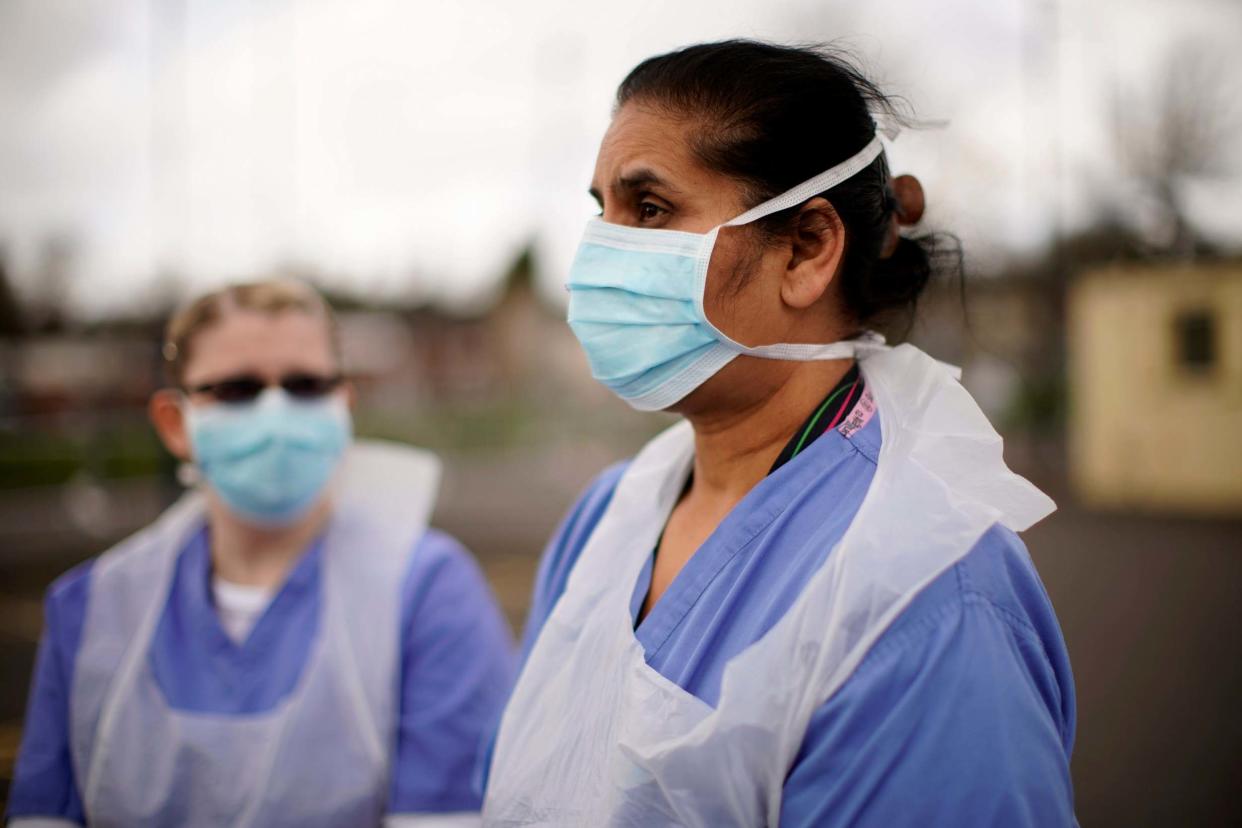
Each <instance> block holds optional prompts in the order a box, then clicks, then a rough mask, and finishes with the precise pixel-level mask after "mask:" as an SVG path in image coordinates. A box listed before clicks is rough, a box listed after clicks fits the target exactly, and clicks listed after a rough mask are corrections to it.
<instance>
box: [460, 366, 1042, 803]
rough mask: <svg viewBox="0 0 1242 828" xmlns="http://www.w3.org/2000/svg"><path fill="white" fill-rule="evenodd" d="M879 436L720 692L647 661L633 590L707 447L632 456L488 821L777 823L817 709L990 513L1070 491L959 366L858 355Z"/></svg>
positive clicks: (677, 440)
mask: <svg viewBox="0 0 1242 828" xmlns="http://www.w3.org/2000/svg"><path fill="white" fill-rule="evenodd" d="M859 364H860V367H861V370H862V373H863V376H864V377H865V378H866V382H867V387H868V388H869V389H870V390H871V392H872V394H873V396H874V397H875V401H876V405H877V407H878V410H879V412H880V423H881V428H882V436H883V443H882V446H881V450H880V456H879V461H878V464H877V468H876V474H875V477H874V478H873V480H872V483H871V486H870V488H869V490H868V492H867V495H866V497H865V498H864V500H863V503H862V505H861V506H860V507H859V510H858V513H857V515H855V517H854V520H853V521H852V523H851V524H850V526H849V528H848V529H847V531H846V532H845V534H844V536H843V537H842V538H841V540H840V542H839V543H838V544H837V545H836V548H834V549H833V550H832V551H831V554H830V555H829V557H828V559H827V561H826V562H825V563H824V565H823V566H822V567H821V568H820V569H819V570H818V571H817V572H816V574H815V575H814V576H813V577H812V578H811V579H810V581H808V583H807V585H806V587H805V588H804V589H803V591H802V593H801V594H800V596H799V597H798V599H797V600H796V601H795V602H794V604H793V605H792V606H791V607H790V609H789V610H788V612H787V613H786V614H785V615H784V617H783V618H782V619H781V620H780V621H779V622H778V623H777V624H776V625H775V626H774V627H773V628H772V629H771V630H769V631H768V633H767V634H766V635H764V636H763V637H762V638H761V639H760V640H759V641H757V642H756V643H755V644H753V645H751V646H750V647H748V648H747V649H746V650H744V651H742V652H741V653H739V654H738V655H737V656H736V657H735V658H733V659H732V660H731V661H730V662H729V664H728V665H727V666H726V668H725V672H724V677H723V679H722V685H721V694H720V699H719V702H718V704H717V706H716V707H715V708H714V709H713V708H712V707H710V706H709V705H707V704H705V703H704V702H702V701H701V700H699V699H698V698H696V697H695V696H693V695H691V694H690V693H687V692H686V691H685V690H683V689H682V688H680V687H678V686H677V685H676V684H675V683H673V682H671V681H669V680H668V679H666V678H665V677H664V676H662V675H660V673H658V672H657V671H655V670H654V669H652V668H651V667H650V666H648V664H647V663H646V660H645V659H644V656H643V649H642V646H641V645H640V644H639V643H638V640H637V639H636V638H635V636H634V633H633V620H632V617H631V615H630V597H631V593H632V591H633V588H634V584H635V583H636V581H637V578H638V577H639V574H640V571H641V569H642V568H643V566H644V565H645V563H646V561H647V560H648V559H649V558H650V556H651V551H652V550H653V549H654V548H655V546H656V543H657V542H658V538H659V534H660V532H661V531H662V529H663V527H664V525H665V523H666V521H667V519H668V516H669V514H670V512H671V511H672V509H673V507H674V505H675V504H676V502H677V499H678V497H679V495H680V493H681V490H682V487H683V485H684V483H685V481H686V479H687V475H688V474H689V471H690V468H691V465H692V462H693V451H694V444H693V432H692V431H691V429H690V427H689V425H688V424H686V423H679V424H677V425H675V426H673V427H672V428H671V429H669V430H668V431H666V432H664V433H663V434H661V435H660V436H658V437H656V438H655V439H654V440H653V441H652V442H651V443H649V444H648V445H647V446H646V447H645V448H644V449H643V451H642V452H641V453H640V454H639V455H638V457H637V458H635V460H634V462H633V463H632V464H631V465H630V467H629V468H628V469H627V470H626V472H625V474H624V475H623V476H622V478H621V480H620V481H619V483H618V485H617V488H616V491H615V493H614V494H613V498H612V500H611V502H610V504H609V506H608V509H607V510H606V511H605V513H604V515H603V517H602V518H601V520H600V522H599V524H598V526H597V527H596V529H595V531H594V533H593V534H592V535H591V537H590V539H589V541H588V542H587V545H586V547H585V549H584V550H583V552H582V555H581V557H580V559H579V561H578V563H577V564H576V565H575V567H574V570H573V572H572V573H571V574H570V577H569V580H568V583H567V585H566V588H565V592H564V594H563V595H562V596H561V598H560V600H559V601H558V602H557V604H556V606H555V608H554V609H553V611H552V614H551V615H550V616H549V618H548V620H547V622H546V623H545V625H544V627H543V629H542V631H541V632H540V634H539V637H538V639H537V640H536V642H535V645H534V647H533V649H532V651H531V654H530V657H529V660H528V661H527V663H526V666H525V667H524V669H523V671H522V675H521V677H520V678H519V681H518V685H517V687H516V688H515V690H514V693H513V697H512V700H511V701H510V703H509V706H508V708H507V710H506V712H505V715H504V718H503V720H502V722H501V727H500V732H499V735H498V737H497V745H496V750H495V754H494V758H493V763H492V767H491V773H490V779H489V788H488V793H487V799H486V802H485V805H484V821H485V823H486V824H488V825H563V826H605V825H627V826H629V825H632V826H658V825H685V826H704V827H705V828H706V827H707V826H712V828H718V827H719V826H731V825H765V824H767V825H775V824H777V822H778V820H779V815H780V806H781V791H782V786H783V783H784V779H785V777H786V775H787V773H788V771H789V769H790V767H791V766H792V763H793V761H794V758H795V757H796V755H797V752H798V750H799V747H800V746H801V743H802V738H803V735H804V733H805V732H806V728H807V724H808V722H809V721H810V718H811V715H812V714H813V713H814V711H815V710H816V709H817V708H818V707H819V706H820V705H822V704H823V703H824V702H825V701H826V700H827V699H828V698H829V697H830V696H831V695H832V694H833V693H834V692H835V691H836V690H837V689H838V688H839V687H840V686H841V684H842V683H843V682H844V681H845V680H846V679H847V678H848V677H849V675H850V673H851V672H852V671H853V670H854V668H855V667H856V666H857V665H858V663H859V662H860V661H861V660H862V658H863V656H865V655H866V653H867V651H868V649H869V648H870V647H871V645H872V644H873V643H874V642H875V641H876V639H877V638H878V637H879V636H880V634H881V633H882V632H883V631H884V629H885V628H886V627H887V626H888V625H889V624H890V623H891V622H892V621H893V619H894V618H895V617H896V616H897V615H898V614H899V613H900V612H901V611H902V609H904V608H905V607H906V606H907V605H908V604H909V603H910V601H911V600H912V599H913V598H914V596H915V595H917V594H918V593H919V591H920V590H922V589H923V588H924V587H925V586H926V585H927V584H928V583H930V582H931V581H932V580H933V579H935V578H936V577H937V576H938V575H939V574H941V573H942V572H944V571H945V570H946V569H947V568H948V567H950V566H951V565H952V564H953V563H955V562H956V561H958V560H960V559H961V558H962V557H963V556H964V555H966V554H967V552H969V551H970V549H971V548H972V547H973V546H974V545H975V543H976V542H977V541H978V540H979V538H980V537H981V536H982V535H983V533H984V532H985V531H987V530H988V529H989V528H990V527H991V526H992V525H993V524H995V523H1002V524H1004V525H1006V526H1009V527H1010V528H1012V529H1014V530H1022V529H1025V528H1027V527H1028V526H1030V525H1031V524H1033V523H1034V522H1036V521H1038V520H1040V519H1041V518H1043V517H1045V516H1046V515H1047V514H1049V513H1050V512H1051V511H1052V510H1053V509H1054V508H1055V505H1054V504H1053V503H1052V501H1051V500H1049V499H1048V498H1047V497H1046V496H1045V495H1044V494H1043V493H1041V492H1040V491H1039V490H1038V489H1036V488H1035V487H1034V486H1032V485H1031V484H1030V483H1028V482H1027V481H1025V480H1023V479H1022V478H1020V477H1018V476H1017V475H1015V474H1013V473H1012V472H1010V471H1009V470H1008V469H1007V468H1006V467H1005V465H1004V462H1003V460H1002V458H1001V440H1000V438H999V436H997V434H996V432H995V431H994V430H993V429H992V427H991V426H990V425H989V424H988V422H987V419H986V418H985V417H984V415H983V413H982V412H981V411H980V410H979V408H978V406H977V405H975V403H974V400H972V399H971V397H970V395H969V394H968V393H967V392H966V391H965V389H963V388H962V387H961V385H960V384H959V383H958V382H957V379H956V376H955V372H954V371H953V369H951V368H950V367H948V366H946V365H943V364H941V363H938V362H936V361H935V360H933V359H931V358H930V357H928V356H927V355H926V354H924V353H922V352H921V351H919V350H918V349H916V348H914V347H913V346H909V345H902V346H899V347H897V348H886V347H881V348H877V349H876V350H874V351H872V352H870V353H867V354H863V355H860V357H859Z"/></svg>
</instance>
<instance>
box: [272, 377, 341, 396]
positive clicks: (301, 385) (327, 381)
mask: <svg viewBox="0 0 1242 828" xmlns="http://www.w3.org/2000/svg"><path fill="white" fill-rule="evenodd" d="M340 384H341V378H340V377H317V376H315V375H313V374H293V375H291V376H288V377H285V378H284V379H283V380H281V381H280V385H281V387H282V388H284V389H285V391H286V392H287V393H288V394H289V396H291V397H298V398H301V399H314V398H315V397H322V396H324V395H325V394H330V393H332V391H333V390H334V389H335V388H336V387H337V386H338V385H340Z"/></svg>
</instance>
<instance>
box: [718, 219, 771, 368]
mask: <svg viewBox="0 0 1242 828" xmlns="http://www.w3.org/2000/svg"><path fill="white" fill-rule="evenodd" d="M739 235H741V234H739ZM749 235H750V234H747V236H746V237H742V238H734V239H730V240H728V241H726V240H724V239H721V240H719V241H717V243H716V249H715V250H714V251H713V253H712V261H711V267H710V268H709V269H708V272H707V288H706V290H705V292H704V297H703V308H704V310H705V311H706V313H707V318H708V319H709V320H711V322H712V324H713V325H715V326H716V327H717V328H719V329H720V330H721V331H723V332H724V333H725V334H726V335H728V336H729V337H730V338H732V339H735V340H737V341H738V342H741V343H742V344H743V345H761V344H766V341H765V339H764V336H765V335H766V334H767V333H768V332H769V331H771V330H772V329H773V323H774V322H775V321H776V319H777V318H778V316H779V313H780V310H781V305H780V273H779V270H780V266H779V258H780V257H779V256H778V255H775V251H773V250H771V249H770V248H765V247H763V246H762V245H760V244H759V243H758V242H756V241H754V240H753V239H751V238H749Z"/></svg>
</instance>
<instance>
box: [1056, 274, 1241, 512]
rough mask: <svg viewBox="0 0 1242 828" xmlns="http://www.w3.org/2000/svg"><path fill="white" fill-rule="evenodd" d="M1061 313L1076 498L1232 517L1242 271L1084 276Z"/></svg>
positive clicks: (1237, 483)
mask: <svg viewBox="0 0 1242 828" xmlns="http://www.w3.org/2000/svg"><path fill="white" fill-rule="evenodd" d="M1068 310H1069V327H1068V336H1069V341H1068V346H1069V360H1070V369H1069V382H1070V389H1069V390H1070V421H1069V440H1070V444H1069V448H1070V453H1069V457H1070V473H1071V475H1072V478H1073V482H1074V484H1075V487H1076V488H1077V491H1078V493H1079V495H1080V496H1081V497H1082V498H1083V500H1084V501H1085V502H1087V503H1088V504H1091V505H1096V506H1105V507H1126V508H1145V509H1155V510H1177V511H1181V512H1191V513H1201V514H1237V513H1242V264H1238V263H1233V264H1228V265H1226V264H1213V265H1202V264H1199V265H1195V264H1184V265H1165V266H1119V267H1115V268H1112V269H1108V270H1102V271H1098V272H1094V273H1089V274H1086V275H1085V276H1084V277H1083V278H1081V279H1080V280H1079V281H1078V283H1077V284H1076V285H1075V286H1074V287H1073V289H1072V291H1071V293H1070V297H1069V309H1068Z"/></svg>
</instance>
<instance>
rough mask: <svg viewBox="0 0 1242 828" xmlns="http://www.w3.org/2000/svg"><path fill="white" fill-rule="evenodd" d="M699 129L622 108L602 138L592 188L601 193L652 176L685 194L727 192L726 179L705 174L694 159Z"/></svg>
mask: <svg viewBox="0 0 1242 828" xmlns="http://www.w3.org/2000/svg"><path fill="white" fill-rule="evenodd" d="M702 129H703V125H702V124H700V123H698V122H697V119H694V118H692V117H690V116H686V117H673V116H672V115H670V114H668V113H667V112H664V111H661V110H660V109H659V108H657V107H651V106H644V105H642V104H639V103H635V102H630V103H627V104H625V105H624V106H622V107H621V108H620V109H619V110H617V113H616V114H615V115H614V116H613V118H612V123H611V124H609V126H608V131H607V132H606V133H604V139H603V141H602V142H601V143H600V148H599V155H598V157H597V158H596V161H595V177H594V180H593V181H592V186H593V187H594V188H595V189H597V190H599V191H601V192H603V191H605V190H607V189H613V188H616V187H617V186H618V185H619V184H621V183H622V182H624V181H626V180H629V179H633V178H635V177H636V175H637V174H639V173H652V174H654V175H655V176H656V177H658V178H660V179H661V180H664V181H666V182H668V183H671V184H674V185H675V186H677V187H678V188H683V189H687V190H697V191H700V192H701V191H703V190H704V189H706V188H711V189H716V188H728V187H731V185H732V182H731V181H730V180H729V179H728V178H726V177H725V176H722V175H720V174H718V173H715V172H713V171H712V170H709V169H708V168H707V167H705V166H704V165H703V164H702V163H701V162H700V161H699V160H698V157H697V156H696V155H695V154H694V149H693V144H692V140H693V138H694V136H695V134H696V133H697V132H698V131H700V130H702Z"/></svg>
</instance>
